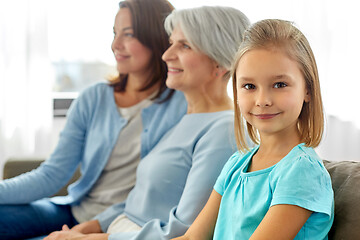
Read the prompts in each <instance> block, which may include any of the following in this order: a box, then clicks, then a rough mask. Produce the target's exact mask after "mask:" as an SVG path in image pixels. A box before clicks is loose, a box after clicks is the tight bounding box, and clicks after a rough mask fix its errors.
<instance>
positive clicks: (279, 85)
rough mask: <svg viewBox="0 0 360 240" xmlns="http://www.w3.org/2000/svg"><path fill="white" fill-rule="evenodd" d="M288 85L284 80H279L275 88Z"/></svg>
mask: <svg viewBox="0 0 360 240" xmlns="http://www.w3.org/2000/svg"><path fill="white" fill-rule="evenodd" d="M286 86H287V84H286V83H284V82H277V83H275V84H274V88H284V87H286Z"/></svg>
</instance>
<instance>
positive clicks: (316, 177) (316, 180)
mask: <svg viewBox="0 0 360 240" xmlns="http://www.w3.org/2000/svg"><path fill="white" fill-rule="evenodd" d="M270 184H271V188H272V190H273V199H272V202H271V206H273V205H277V204H290V205H297V206H299V207H302V208H305V209H308V210H310V211H313V212H318V213H324V214H326V215H328V216H329V217H330V216H331V211H332V205H333V199H334V195H333V190H332V187H331V179H330V176H329V174H328V172H327V171H326V169H325V167H324V166H323V165H322V164H321V163H320V162H319V161H317V160H314V159H311V157H310V156H301V157H299V158H298V159H294V161H291V162H290V161H289V163H288V164H286V165H283V166H282V169H281V170H280V171H276V174H274V175H273V176H271V180H270Z"/></svg>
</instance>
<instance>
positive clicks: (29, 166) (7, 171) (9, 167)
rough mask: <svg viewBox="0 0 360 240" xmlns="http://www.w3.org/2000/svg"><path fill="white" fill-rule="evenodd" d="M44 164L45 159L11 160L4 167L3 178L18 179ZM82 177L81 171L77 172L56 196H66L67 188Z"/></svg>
mask: <svg viewBox="0 0 360 240" xmlns="http://www.w3.org/2000/svg"><path fill="white" fill-rule="evenodd" d="M42 162H44V159H38V158H29V159H27V158H10V159H8V160H7V161H6V163H5V165H4V172H3V177H4V179H8V178H12V177H16V176H18V175H20V174H22V173H26V172H29V171H31V170H33V169H35V168H37V167H39V166H40V164H41V163H42ZM79 177H80V171H79V169H78V170H77V171H76V172H75V174H74V176H73V177H72V178H71V180H70V181H69V182H68V184H66V186H64V187H63V188H62V189H61V190H60V191H59V192H58V193H56V194H55V195H54V196H65V195H67V187H68V186H69V185H70V184H71V183H73V182H75V181H76V180H77V179H78V178H79Z"/></svg>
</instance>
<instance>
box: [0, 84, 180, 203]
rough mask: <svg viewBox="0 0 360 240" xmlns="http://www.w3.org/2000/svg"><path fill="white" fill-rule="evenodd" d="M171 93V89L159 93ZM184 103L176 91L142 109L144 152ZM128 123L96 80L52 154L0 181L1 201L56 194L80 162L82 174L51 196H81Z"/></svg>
mask: <svg viewBox="0 0 360 240" xmlns="http://www.w3.org/2000/svg"><path fill="white" fill-rule="evenodd" d="M167 93H168V90H167V91H165V92H164V93H163V94H162V96H161V98H160V99H164V97H165V96H166V95H167ZM186 109H187V103H186V100H185V98H184V95H183V94H182V93H181V92H175V94H174V95H173V97H172V98H171V99H170V100H168V101H166V102H164V103H161V104H158V103H153V104H152V105H151V106H149V107H148V108H145V109H143V110H142V113H141V114H142V123H143V132H142V134H141V157H142V158H144V157H145V156H146V155H147V154H148V153H149V151H150V150H151V149H152V148H153V147H154V146H155V145H156V143H157V142H158V141H159V140H160V138H161V137H162V136H163V135H164V134H165V133H166V132H167V131H168V130H169V129H171V128H172V127H173V126H174V125H175V124H176V123H178V122H179V121H180V119H181V118H182V116H183V115H184V114H185V113H186ZM126 123H127V121H126V120H125V119H124V118H122V117H121V115H120V114H119V111H118V109H117V106H116V103H115V100H114V90H113V88H112V87H110V86H109V85H108V84H106V83H98V84H95V85H93V86H91V87H89V88H87V89H86V90H85V91H83V92H82V94H80V96H79V97H78V98H77V99H76V100H75V101H74V103H73V104H72V105H71V108H70V110H69V114H68V118H67V122H66V125H65V128H64V130H63V131H62V132H61V134H60V138H59V142H58V145H57V147H56V149H55V150H54V152H53V153H52V154H51V156H50V157H49V158H48V159H47V160H46V161H45V162H44V163H43V164H42V165H41V166H40V167H39V168H37V169H36V170H33V171H32V172H29V173H26V174H23V175H21V176H18V177H15V178H12V179H8V180H4V181H1V182H0V204H24V203H29V202H32V201H34V200H38V199H41V198H44V197H49V196H52V195H53V194H55V193H56V192H57V191H59V190H60V188H61V187H63V186H64V185H65V184H66V183H67V182H68V181H69V180H70V178H71V177H72V175H73V174H74V172H75V170H76V169H77V167H78V166H79V165H80V166H81V174H82V176H81V178H80V179H79V180H78V181H77V182H75V183H74V184H72V185H70V186H69V188H68V192H69V194H68V195H67V196H62V197H54V198H52V199H51V201H53V202H54V203H57V204H74V203H76V202H77V201H80V200H81V198H82V197H83V196H84V195H85V194H86V193H87V192H88V191H89V190H90V188H91V187H92V186H93V184H94V183H95V182H96V181H97V179H98V178H99V176H100V174H101V172H102V170H103V169H104V167H105V165H106V163H107V161H108V159H109V156H110V154H111V152H112V149H113V148H114V146H115V143H116V141H117V138H118V136H119V133H120V131H121V130H122V128H123V127H124V126H125V125H126Z"/></svg>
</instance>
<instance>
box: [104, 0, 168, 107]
mask: <svg viewBox="0 0 360 240" xmlns="http://www.w3.org/2000/svg"><path fill="white" fill-rule="evenodd" d="M119 6H120V8H128V9H129V10H130V12H131V21H132V27H133V30H134V36H135V37H136V38H137V39H138V40H139V41H140V42H141V44H143V45H144V46H146V47H147V48H149V49H150V50H151V51H152V58H151V60H150V63H149V64H150V66H149V68H150V69H152V74H151V75H150V78H149V79H148V80H147V81H146V83H145V85H144V86H143V87H142V88H141V89H140V91H145V90H147V89H149V88H151V87H152V86H154V85H156V84H158V83H159V82H160V88H159V91H158V93H157V95H156V96H155V97H154V99H157V98H159V97H160V96H161V95H162V93H163V92H164V91H165V90H166V89H167V87H166V84H165V82H166V78H167V66H166V63H165V62H164V61H163V60H162V59H161V57H162V55H163V53H164V52H165V51H166V49H168V47H169V37H168V35H167V33H166V31H165V29H164V21H165V18H166V17H167V16H168V15H169V14H170V13H171V12H172V11H173V10H174V7H173V6H172V5H171V4H170V3H169V2H168V1H167V0H126V1H121V2H120V3H119ZM127 79H128V75H127V74H119V75H118V76H117V77H115V78H114V79H111V80H110V85H111V86H113V87H114V90H115V91H116V92H124V91H125V89H126V84H127ZM173 92H174V91H173V90H171V91H170V92H169V94H168V95H167V96H166V97H165V99H163V101H166V100H167V99H169V98H170V97H171V96H172V94H173Z"/></svg>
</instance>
